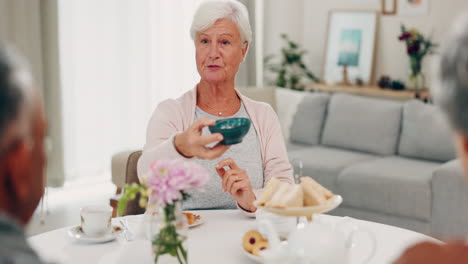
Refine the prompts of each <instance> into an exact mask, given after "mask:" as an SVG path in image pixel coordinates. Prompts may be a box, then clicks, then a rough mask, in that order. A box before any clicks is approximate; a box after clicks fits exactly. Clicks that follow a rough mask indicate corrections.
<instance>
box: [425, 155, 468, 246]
mask: <svg viewBox="0 0 468 264" xmlns="http://www.w3.org/2000/svg"><path fill="white" fill-rule="evenodd" d="M467 180H468V178H466V177H465V175H464V172H463V168H462V166H461V163H460V161H459V160H452V161H449V162H447V163H445V164H443V165H442V166H440V167H439V168H437V169H436V170H435V171H434V174H433V178H432V222H431V230H432V232H433V233H434V234H435V235H441V236H450V237H459V238H465V237H466V235H468V224H467V223H468V182H467Z"/></svg>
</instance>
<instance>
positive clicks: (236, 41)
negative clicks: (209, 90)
mask: <svg viewBox="0 0 468 264" xmlns="http://www.w3.org/2000/svg"><path fill="white" fill-rule="evenodd" d="M247 46H248V44H247V43H242V40H241V36H240V32H239V29H238V28H237V25H236V24H235V23H234V22H232V21H231V20H230V19H225V18H222V19H218V20H216V22H215V23H214V24H213V25H212V26H211V27H209V28H208V29H206V30H204V31H201V32H198V33H197V35H196V40H195V50H196V61H197V70H198V73H199V74H200V77H201V79H202V80H204V81H206V82H208V83H213V84H216V83H222V82H226V81H230V80H234V78H235V77H236V73H237V70H238V69H239V65H240V63H241V62H242V60H243V59H244V56H245V53H246V52H247Z"/></svg>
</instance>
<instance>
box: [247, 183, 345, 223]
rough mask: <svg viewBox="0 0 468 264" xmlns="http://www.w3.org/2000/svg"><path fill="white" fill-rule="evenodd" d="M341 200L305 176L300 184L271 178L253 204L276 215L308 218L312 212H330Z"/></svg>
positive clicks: (338, 196)
mask: <svg viewBox="0 0 468 264" xmlns="http://www.w3.org/2000/svg"><path fill="white" fill-rule="evenodd" d="M342 202H343V198H342V197H341V196H340V195H336V194H333V193H332V192H331V191H330V190H328V189H327V188H325V187H323V186H322V185H320V184H319V183H318V182H316V181H315V180H314V179H312V178H311V177H307V176H306V177H301V183H300V184H290V183H288V182H283V181H280V180H278V179H276V178H273V179H271V180H270V181H269V182H268V184H267V185H266V186H265V189H264V191H263V194H262V196H261V197H260V199H258V200H257V201H255V202H254V205H255V206H257V207H258V208H261V209H263V210H265V211H268V212H271V213H274V214H277V215H282V216H297V217H299V216H307V217H308V218H310V217H312V215H314V214H321V213H327V212H330V211H331V210H333V209H335V208H336V207H338V206H339V205H340V204H341V203H342Z"/></svg>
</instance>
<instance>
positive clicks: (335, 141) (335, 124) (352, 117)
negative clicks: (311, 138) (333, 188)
mask: <svg viewBox="0 0 468 264" xmlns="http://www.w3.org/2000/svg"><path fill="white" fill-rule="evenodd" d="M401 111H402V104H401V103H400V102H398V101H391V100H385V99H376V98H368V97H361V96H355V95H349V94H335V95H333V97H332V98H331V100H330V105H329V107H328V114H327V119H326V121H325V128H324V130H323V136H322V144H324V145H328V146H332V147H339V148H347V149H350V150H358V151H363V152H369V153H373V154H379V155H392V154H395V152H396V148H397V142H398V137H399V134H400V122H401Z"/></svg>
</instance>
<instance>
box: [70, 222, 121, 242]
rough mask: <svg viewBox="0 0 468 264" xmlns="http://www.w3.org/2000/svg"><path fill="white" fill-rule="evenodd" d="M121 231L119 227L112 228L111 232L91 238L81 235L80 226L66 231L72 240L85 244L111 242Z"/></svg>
mask: <svg viewBox="0 0 468 264" xmlns="http://www.w3.org/2000/svg"><path fill="white" fill-rule="evenodd" d="M122 231H123V229H122V228H121V227H120V226H112V232H111V233H108V234H106V235H103V236H98V237H91V236H87V235H86V234H85V233H83V229H81V226H75V227H72V228H70V229H69V230H68V235H69V236H70V237H72V238H74V239H75V240H77V241H81V242H86V243H104V242H108V241H112V240H114V239H116V238H117V236H118V235H119V234H120V233H121V232H122Z"/></svg>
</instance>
